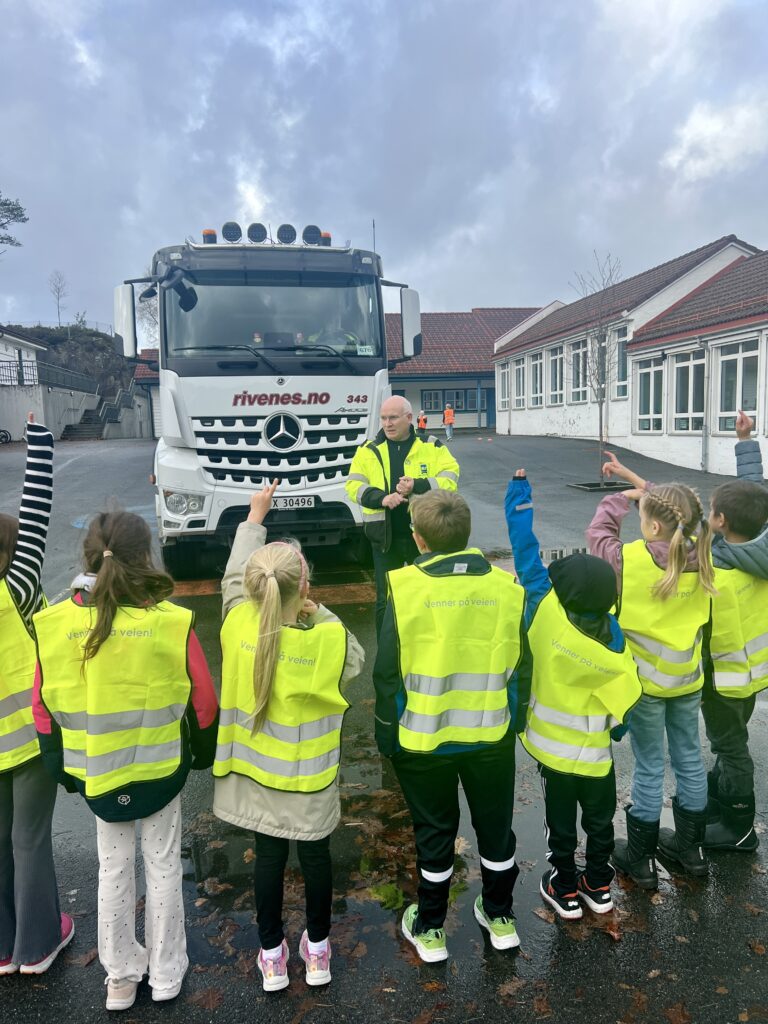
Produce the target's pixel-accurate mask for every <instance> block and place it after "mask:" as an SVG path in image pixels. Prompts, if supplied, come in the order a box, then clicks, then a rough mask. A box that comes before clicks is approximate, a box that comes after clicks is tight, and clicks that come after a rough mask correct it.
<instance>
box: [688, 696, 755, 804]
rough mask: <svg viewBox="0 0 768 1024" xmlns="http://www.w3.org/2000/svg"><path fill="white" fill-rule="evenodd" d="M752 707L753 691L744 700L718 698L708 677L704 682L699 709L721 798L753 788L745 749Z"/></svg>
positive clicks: (752, 769)
mask: <svg viewBox="0 0 768 1024" xmlns="http://www.w3.org/2000/svg"><path fill="white" fill-rule="evenodd" d="M754 710H755V695H754V694H753V695H752V696H751V697H747V698H746V699H745V700H737V699H736V698H734V697H721V696H720V694H719V693H718V692H717V690H715V688H714V686H713V685H712V681H711V680H708V681H706V682H705V683H704V690H703V692H702V695H701V712H702V714H703V716H704V725H705V726H706V729H707V739H708V740H709V743H710V746H711V747H712V753H713V754H714V755H715V767H714V774H715V776H716V778H717V789H718V793H719V794H720V796H722V797H724V798H725V799H728V798H731V799H739V798H740V797H744V796H748V795H751V794H752V792H753V790H754V785H755V765H754V762H753V761H752V755H751V754H750V752H749V729H748V728H747V726H748V723H749V720H750V718H751V717H752V712H753V711H754Z"/></svg>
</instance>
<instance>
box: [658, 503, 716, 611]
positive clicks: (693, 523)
mask: <svg viewBox="0 0 768 1024" xmlns="http://www.w3.org/2000/svg"><path fill="white" fill-rule="evenodd" d="M640 508H641V510H642V512H643V514H644V515H646V516H648V518H650V519H655V520H657V521H658V522H659V523H660V525H661V526H662V527H663V528H664V532H665V534H666V536H665V537H660V538H659V539H660V540H668V541H669V553H668V556H667V569H666V572H665V573H664V576H663V577H662V578H661V579H660V580H659V582H658V583H657V584H656V585H655V587H654V588H653V594H654V596H655V597H658V598H660V599H661V600H662V601H665V600H666V599H667V598H668V597H673V596H674V595H675V594H676V593H677V585H678V582H679V580H680V575H681V573H683V572H685V567H686V565H687V564H688V552H689V550H690V549H691V546H692V545H693V544H695V545H696V568H697V571H698V578H699V582H700V583H701V585H702V586H703V587H704V589H705V590H706V591H707V592H708V593H710V594H712V595H713V596H714V595H716V594H717V591H716V590H715V585H714V570H713V568H712V560H711V554H710V552H711V547H712V531H711V529H710V526H709V523H708V522H707V520H706V519H705V518H704V510H703V508H702V505H701V500H700V499H699V496H698V494H697V493H696V492H695V491H694V490H693V488H691V487H688V486H687V485H686V484H678V483H671V484H659V485H657V486H655V487H652V488H651V489H650V490H649V491H647V492H646V493H645V494H644V495H643V498H642V499H641V502H640Z"/></svg>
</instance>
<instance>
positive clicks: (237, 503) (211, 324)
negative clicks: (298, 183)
mask: <svg viewBox="0 0 768 1024" xmlns="http://www.w3.org/2000/svg"><path fill="white" fill-rule="evenodd" d="M222 235H223V238H224V239H225V241H224V242H223V243H222V242H219V241H218V240H217V236H216V233H215V232H214V231H211V230H208V231H205V232H204V233H203V241H202V243H201V244H197V243H195V242H193V241H190V240H188V241H187V242H185V243H184V244H183V245H175V246H168V247H166V248H163V249H160V250H158V251H157V252H156V253H155V255H154V257H153V259H152V265H151V274H150V276H149V277H143V278H136V279H132V280H129V281H126V282H124V283H123V284H122V285H119V286H118V287H117V288H116V290H115V334H116V335H118V336H119V339H118V345H120V344H121V346H122V351H123V354H124V355H126V356H128V357H135V356H136V318H135V293H134V286H135V285H144V290H143V291H142V293H141V295H140V296H139V300H140V301H150V300H153V299H155V298H157V301H158V313H159V366H158V371H159V401H160V417H159V418H160V423H161V430H162V435H161V437H160V439H159V441H158V444H157V448H156V452H155V467H154V479H155V486H156V498H155V502H156V510H157V524H158V531H159V537H160V543H161V545H162V549H163V557H164V560H165V564H166V566H167V567H168V569H169V570H171V571H172V572H175V573H179V574H182V573H189V572H190V571H191V572H193V573H194V569H195V566H196V565H197V564H198V562H199V557H200V556H201V555H202V554H203V551H204V549H205V548H210V547H212V546H215V547H218V546H219V545H221V544H222V543H224V544H226V543H231V538H232V536H233V534H234V532H235V530H236V528H237V526H238V524H239V523H240V522H242V521H243V520H244V519H245V517H246V515H247V513H248V501H249V497H250V495H251V493H252V492H253V490H254V489H255V488H259V487H261V486H262V485H263V484H264V483H265V482H266V481H268V480H272V479H274V478H275V477H277V479H278V480H279V485H278V489H277V493H276V497H275V502H274V508H273V510H272V511H271V512H270V513H269V515H268V516H267V519H266V521H265V526H266V527H267V530H268V533H269V534H270V535H271V537H272V539H276V538H277V537H279V536H293V537H296V538H297V539H298V540H300V541H301V543H302V544H303V545H305V546H309V547H312V546H324V545H340V544H345V545H346V544H354V545H360V547H359V550H360V551H361V552H362V551H364V542H363V538H362V524H361V515H360V510H359V508H358V507H357V506H356V505H354V504H353V503H351V502H350V501H349V500H348V499H347V496H346V493H345V490H344V482H345V480H346V477H347V474H348V473H349V467H350V463H351V461H352V457H353V455H354V453H355V449H356V448H357V447H358V445H360V444H361V443H362V442H364V441H365V440H366V439H368V438H372V437H374V436H375V435H376V433H377V431H378V429H379V408H380V406H381V402H382V401H383V400H384V399H385V398H386V397H388V395H389V394H390V387H389V380H388V365H389V364H388V359H387V346H386V337H385V332H384V313H383V308H382V299H381V289H382V286H384V285H390V286H392V287H396V288H399V289H400V308H401V325H402V356H400V354H399V353H398V360H397V361H399V360H400V358H403V359H408V358H410V357H411V356H413V355H417V354H418V353H419V352H420V350H421V320H420V312H419V297H418V294H417V293H416V292H415V291H413V290H412V289H410V288H407V287H406V286H405V285H399V284H394V283H393V282H388V281H384V280H383V279H382V269H381V260H380V258H379V257H378V256H377V255H376V254H375V253H374V252H368V251H365V250H361V249H354V248H351V247H349V246H344V247H336V246H334V245H332V244H331V238H330V236H329V235H327V234H326V233H321V232H320V231H319V229H317V228H316V227H314V226H309V227H308V228H305V229H304V232H303V242H302V243H299V244H295V239H296V232H295V229H293V227H291V225H282V226H281V228H280V229H279V230H278V233H277V241H276V242H272V240H271V239H270V240H267V231H266V229H264V228H263V226H262V225H260V224H252V225H251V226H250V227H249V228H248V231H247V237H248V241H244V240H241V238H242V234H241V229H240V227H239V226H238V225H237V224H235V223H234V222H231V221H230V222H227V224H225V225H224V227H223V229H222Z"/></svg>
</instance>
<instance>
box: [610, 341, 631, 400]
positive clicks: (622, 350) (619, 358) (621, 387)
mask: <svg viewBox="0 0 768 1024" xmlns="http://www.w3.org/2000/svg"><path fill="white" fill-rule="evenodd" d="M628 344H629V328H628V327H617V328H616V379H615V380H614V382H613V397H614V398H615V399H616V400H617V401H623V399H625V398H629V356H628V354H627V346H628ZM622 364H623V368H624V376H623V377H622V376H621V369H622Z"/></svg>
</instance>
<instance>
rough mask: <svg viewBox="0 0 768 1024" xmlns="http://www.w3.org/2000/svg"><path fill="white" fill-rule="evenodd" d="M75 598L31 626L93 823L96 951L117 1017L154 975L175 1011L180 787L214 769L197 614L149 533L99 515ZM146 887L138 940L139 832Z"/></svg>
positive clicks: (51, 765) (38, 688) (210, 695)
mask: <svg viewBox="0 0 768 1024" xmlns="http://www.w3.org/2000/svg"><path fill="white" fill-rule="evenodd" d="M84 561H85V573H84V574H82V575H81V576H79V577H78V578H77V579H76V580H75V581H74V583H73V590H74V592H73V596H72V597H71V598H70V599H69V600H66V601H63V602H62V603H61V604H57V605H54V606H53V607H51V608H48V609H46V610H45V611H42V612H39V613H38V614H37V615H35V617H34V626H35V632H36V635H37V657H38V666H37V675H36V679H35V696H34V711H35V721H36V724H37V730H38V736H39V740H40V746H41V749H42V752H43V759H44V761H45V763H46V767H47V768H48V769H49V771H50V772H51V774H52V775H53V776H54V778H56V779H58V780H59V781H60V782H62V784H63V785H64V786H66V788H67V789H69V790H70V791H74V790H76V791H78V792H79V793H81V794H82V795H83V796H84V797H85V800H86V802H87V803H88V805H89V807H90V808H91V810H92V811H93V813H94V814H95V815H96V841H97V846H98V854H99V894H98V947H99V959H100V961H101V964H102V966H103V967H104V970H105V971H106V972H107V1003H106V1005H107V1009H108V1010H127V1009H128V1008H129V1007H130V1006H132V1005H133V1003H134V1000H135V999H136V989H137V987H138V984H139V982H140V981H141V980H142V977H143V976H144V974H145V973H147V971H148V973H149V984H150V985H151V987H152V998H153V1000H154V1001H155V1002H161V1001H164V1000H168V999H174V998H175V997H176V996H177V995H178V994H179V991H180V989H181V984H182V981H183V979H184V974H185V972H186V970H187V966H188V964H189V961H188V958H187V945H186V935H185V930H184V904H183V902H182V893H181V880H182V869H181V798H180V793H181V789H182V787H183V786H184V783H185V781H186V778H187V775H188V773H189V770H190V768H208V767H210V765H211V764H212V762H213V755H214V750H215V742H216V727H217V721H218V714H217V701H216V694H215V691H214V689H213V683H212V681H211V676H210V673H209V671H208V665H207V663H206V660H205V655H204V654H203V651H202V649H201V647H200V644H199V641H198V640H197V637H196V636H195V633H194V632H193V629H192V625H193V615H192V612H190V611H188V610H187V609H185V608H180V607H178V606H177V605H174V604H171V602H170V601H169V600H168V598H169V597H170V596H171V593H172V591H173V580H172V579H171V578H170V576H168V575H166V573H165V572H163V571H162V570H160V569H158V568H156V567H155V566H154V565H153V564H152V537H151V534H150V531H149V527H148V526H147V524H146V522H145V521H144V520H143V519H142V518H141V517H140V516H137V515H134V514H133V513H131V512H124V511H115V512H105V513H101V514H100V515H97V516H96V517H95V519H94V520H93V521H92V522H91V524H90V526H89V529H88V533H87V535H86V538H85V543H84ZM138 825H140V828H141V850H142V855H143V859H144V872H145V875H146V911H145V925H144V931H145V943H146V947H145V946H142V945H141V943H139V942H138V941H137V939H136V878H135V863H134V862H135V848H136V831H137V826H138Z"/></svg>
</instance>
